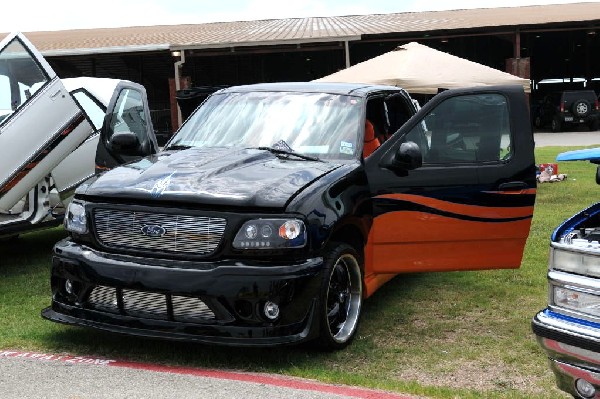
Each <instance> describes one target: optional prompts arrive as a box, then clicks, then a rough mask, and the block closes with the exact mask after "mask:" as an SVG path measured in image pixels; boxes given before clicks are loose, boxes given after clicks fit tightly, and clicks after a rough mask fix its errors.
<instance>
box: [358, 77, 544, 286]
mask: <svg viewBox="0 0 600 399" xmlns="http://www.w3.org/2000/svg"><path fill="white" fill-rule="evenodd" d="M408 142H412V143H411V144H410V146H412V148H413V149H414V148H415V147H414V144H413V143H416V145H418V147H419V150H420V151H418V152H417V154H418V153H420V157H422V165H421V166H419V167H416V168H413V167H414V165H415V164H413V167H411V166H406V165H409V164H410V163H411V162H412V161H411V159H412V160H414V158H416V157H417V156H416V155H415V154H412V155H411V154H410V153H409V152H406V151H403V150H401V146H402V148H404V149H406V148H407V147H408V146H409V145H406V144H405V145H403V143H408ZM533 150H534V142H533V135H532V131H531V125H530V121H529V113H528V106H527V102H526V97H525V95H524V93H523V90H522V88H519V87H510V86H507V87H490V88H477V89H457V90H450V91H447V92H444V93H441V94H439V95H437V96H436V97H434V98H433V99H432V100H431V101H429V103H427V104H426V105H425V106H424V107H423V109H421V110H420V111H419V112H418V113H417V114H416V115H415V116H414V117H412V118H411V119H410V120H409V121H408V122H407V123H406V124H405V125H404V126H403V127H402V128H401V129H400V130H399V131H398V132H397V133H396V134H394V136H392V138H390V139H389V140H388V141H386V142H385V143H384V145H382V147H381V148H380V149H379V151H377V152H376V153H374V154H373V155H372V156H371V157H369V158H368V159H367V160H366V161H365V167H366V171H367V176H368V179H369V185H370V189H371V195H372V204H373V224H372V228H371V231H370V235H369V239H368V244H367V247H366V253H365V255H366V270H365V272H366V273H367V274H369V273H375V274H386V273H390V274H391V273H403V272H421V271H449V270H475V269H492V268H518V267H519V266H520V263H521V258H522V254H523V249H524V246H525V241H526V239H527V236H528V234H529V227H530V224H531V219H532V216H533V205H534V201H535V188H536V183H535V165H534V153H533ZM399 161H400V162H399ZM416 164H418V162H417V163H416Z"/></svg>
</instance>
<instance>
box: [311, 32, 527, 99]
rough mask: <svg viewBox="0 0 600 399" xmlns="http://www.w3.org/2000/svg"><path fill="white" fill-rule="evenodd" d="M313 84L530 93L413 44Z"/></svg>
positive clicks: (490, 71)
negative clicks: (488, 88)
mask: <svg viewBox="0 0 600 399" xmlns="http://www.w3.org/2000/svg"><path fill="white" fill-rule="evenodd" d="M315 81H317V82H346V83H368V84H381V85H391V86H398V87H402V88H403V89H405V90H406V91H408V92H409V93H415V94H436V93H437V92H438V89H453V88H457V87H472V86H491V85H510V84H517V85H522V86H523V89H524V90H525V92H526V93H529V92H530V83H529V80H528V79H523V78H519V77H517V76H514V75H511V74H509V73H506V72H502V71H499V70H497V69H494V68H490V67H488V66H485V65H481V64H478V63H476V62H472V61H469V60H466V59H464V58H460V57H456V56H454V55H451V54H447V53H444V52H442V51H438V50H435V49H432V48H431V47H427V46H424V45H422V44H419V43H416V42H411V43H408V44H405V45H403V46H400V47H397V48H396V49H395V50H393V51H390V52H388V53H385V54H382V55H380V56H378V57H375V58H372V59H370V60H367V61H364V62H361V63H359V64H356V65H353V66H351V67H349V68H346V69H343V70H341V71H338V72H336V73H333V74H331V75H328V76H325V77H323V78H320V79H316V80H315Z"/></svg>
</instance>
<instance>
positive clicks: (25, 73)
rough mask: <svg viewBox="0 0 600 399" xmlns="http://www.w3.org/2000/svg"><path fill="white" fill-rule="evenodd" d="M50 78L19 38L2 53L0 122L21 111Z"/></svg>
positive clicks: (0, 59)
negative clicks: (18, 110)
mask: <svg viewBox="0 0 600 399" xmlns="http://www.w3.org/2000/svg"><path fill="white" fill-rule="evenodd" d="M48 80H49V79H48V76H47V75H46V74H45V73H44V71H43V70H42V69H41V68H40V66H39V65H38V64H37V62H35V60H34V59H33V57H32V56H31V54H30V53H29V52H28V51H27V50H26V49H25V47H24V46H23V44H22V43H21V42H20V41H19V39H18V38H15V39H13V40H12V41H11V42H10V43H9V44H8V45H7V46H6V47H4V49H2V51H1V52H0V121H1V120H3V119H5V118H6V117H8V116H9V115H10V114H12V113H13V112H14V111H16V110H17V109H19V108H20V107H21V106H22V105H23V104H24V103H25V102H26V101H27V100H28V99H29V98H31V97H32V96H33V95H34V94H35V92H36V91H38V90H39V89H40V88H41V87H42V86H43V85H44V84H45V83H46V82H47V81H48Z"/></svg>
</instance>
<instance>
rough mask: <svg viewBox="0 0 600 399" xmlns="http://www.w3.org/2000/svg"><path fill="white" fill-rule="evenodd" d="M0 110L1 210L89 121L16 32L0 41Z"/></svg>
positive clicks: (78, 138) (69, 147) (73, 143)
mask: <svg viewBox="0 0 600 399" xmlns="http://www.w3.org/2000/svg"><path fill="white" fill-rule="evenodd" d="M0 113H1V114H0V115H1V116H0V119H2V120H1V121H0V211H6V210H8V209H10V208H11V207H12V206H13V205H14V204H16V203H17V202H18V201H19V200H20V199H21V198H23V197H24V196H25V195H26V194H27V192H29V190H30V189H32V188H33V187H34V186H35V185H36V184H37V183H38V182H39V181H40V180H41V179H42V178H43V177H44V176H46V175H48V173H49V172H50V171H51V170H52V168H53V167H54V166H56V165H57V164H58V163H59V162H60V160H61V159H62V158H63V157H64V156H65V155H66V154H68V153H70V152H71V151H73V150H74V149H75V148H76V147H77V146H78V145H79V144H80V143H81V142H82V141H83V140H85V138H86V137H87V136H88V135H89V132H90V130H91V127H90V126H89V124H88V123H87V121H86V120H85V118H84V116H83V114H82V113H81V110H80V109H79V107H78V106H77V104H76V103H75V102H74V101H73V99H72V98H71V96H70V95H69V93H68V92H67V91H66V89H65V88H64V86H63V85H62V83H61V81H60V80H59V79H58V77H57V76H56V74H55V73H54V71H52V69H51V68H50V66H49V65H48V63H47V62H46V61H45V60H44V59H43V57H42V56H41V55H40V54H39V52H37V50H36V49H35V48H34V47H33V46H32V45H31V43H29V42H28V41H27V39H25V38H24V37H23V36H21V35H20V34H12V35H9V36H8V37H7V38H6V39H4V40H3V41H2V43H0Z"/></svg>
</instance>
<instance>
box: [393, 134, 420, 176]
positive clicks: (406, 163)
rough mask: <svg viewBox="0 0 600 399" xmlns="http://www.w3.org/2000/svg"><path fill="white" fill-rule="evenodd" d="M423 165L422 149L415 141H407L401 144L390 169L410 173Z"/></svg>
mask: <svg viewBox="0 0 600 399" xmlns="http://www.w3.org/2000/svg"><path fill="white" fill-rule="evenodd" d="M422 165H423V154H421V149H420V148H419V146H418V145H417V143H415V142H414V141H407V142H405V143H402V144H400V147H399V148H398V150H397V151H396V153H395V154H394V158H392V162H391V164H390V169H393V170H403V171H408V170H413V169H416V168H419V167H421V166H422Z"/></svg>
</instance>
